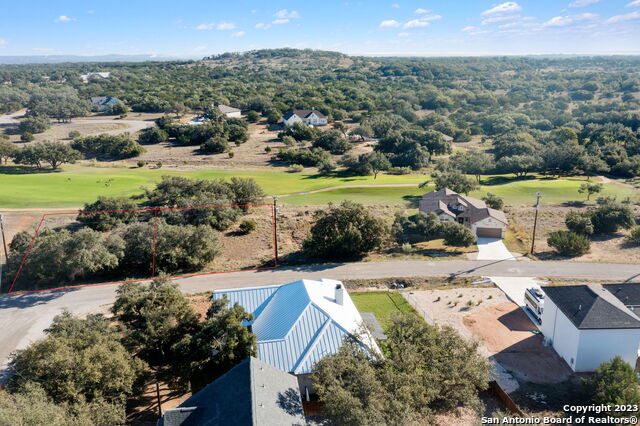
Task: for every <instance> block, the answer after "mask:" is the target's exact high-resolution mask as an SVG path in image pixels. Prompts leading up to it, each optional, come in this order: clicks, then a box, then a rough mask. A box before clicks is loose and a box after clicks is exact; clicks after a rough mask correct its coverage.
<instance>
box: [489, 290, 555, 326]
mask: <svg viewBox="0 0 640 426" xmlns="http://www.w3.org/2000/svg"><path fill="white" fill-rule="evenodd" d="M489 279H490V280H491V281H493V283H494V284H495V285H496V286H497V287H498V288H499V289H500V290H502V291H503V292H504V294H506V295H507V297H508V298H509V299H511V300H512V301H513V302H514V303H516V304H517V305H518V306H520V307H521V308H522V310H524V312H525V313H526V314H527V316H528V317H529V319H531V322H532V323H533V324H534V325H535V326H536V327H538V328H540V326H539V325H538V321H537V320H536V319H535V318H534V317H533V315H531V312H529V311H528V310H527V308H526V306H525V302H524V292H525V290H526V289H528V288H537V289H538V290H539V289H540V286H541V285H544V284H545V282H544V281H541V280H539V279H536V278H533V277H489Z"/></svg>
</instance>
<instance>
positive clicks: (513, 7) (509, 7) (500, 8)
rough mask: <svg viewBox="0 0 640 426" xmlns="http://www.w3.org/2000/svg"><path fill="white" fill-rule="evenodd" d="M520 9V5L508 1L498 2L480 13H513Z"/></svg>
mask: <svg viewBox="0 0 640 426" xmlns="http://www.w3.org/2000/svg"><path fill="white" fill-rule="evenodd" d="M521 10H522V6H520V5H519V4H518V3H516V2H514V1H508V2H506V3H502V4H499V5H497V6H495V7H492V8H491V9H488V10H485V11H484V12H482V15H485V16H486V15H499V14H502V13H513V12H520V11H521Z"/></svg>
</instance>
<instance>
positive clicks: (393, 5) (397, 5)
mask: <svg viewBox="0 0 640 426" xmlns="http://www.w3.org/2000/svg"><path fill="white" fill-rule="evenodd" d="M391 7H393V8H395V9H398V8H399V7H400V5H399V4H398V3H393V4H392V5H391Z"/></svg>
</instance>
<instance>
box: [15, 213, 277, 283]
mask: <svg viewBox="0 0 640 426" xmlns="http://www.w3.org/2000/svg"><path fill="white" fill-rule="evenodd" d="M258 206H271V223H272V229H273V241H274V259H273V264H274V266H267V267H262V268H250V269H237V270H233V271H220V272H204V273H198V274H188V275H177V276H172V277H165V279H177V278H190V277H198V276H205V275H217V274H230V273H233V272H245V271H262V270H268V269H275V268H278V267H279V265H278V264H277V261H276V257H275V254H276V253H275V250H276V248H275V241H276V227H275V207H273V205H272V204H270V203H260V204H257V203H256V204H231V205H216V206H196V207H156V208H148V209H126V210H104V211H92V212H79V211H75V212H59V213H45V214H43V215H42V218H41V219H40V223H39V224H38V226H37V228H36V232H35V234H34V236H33V238H32V239H31V242H30V243H29V246H28V247H27V251H26V252H25V254H24V256H23V258H22V261H21V262H20V267H19V268H18V271H17V272H16V276H15V277H14V278H13V281H12V283H11V286H10V287H9V291H8V292H7V293H6V294H7V295H10V294H24V293H37V292H42V291H57V290H68V289H75V288H84V287H97V286H103V285H114V284H125V283H137V282H145V281H152V280H153V279H155V250H156V232H157V226H156V221H157V214H158V211H164V210H188V209H207V208H217V207H258ZM146 211H153V212H155V214H154V235H153V258H152V270H151V278H141V279H137V280H126V281H113V282H107V283H97V284H81V285H74V286H62V287H54V288H45V289H39V290H22V291H12V290H13V287H14V286H15V284H16V282H17V281H18V278H19V277H20V274H21V272H22V268H23V266H24V264H25V261H26V260H27V257H28V256H29V253H30V252H31V249H32V247H33V243H34V242H35V240H36V238H37V237H38V235H39V232H40V228H41V227H42V224H43V222H44V220H45V219H46V217H47V216H60V215H78V214H91V213H124V212H146Z"/></svg>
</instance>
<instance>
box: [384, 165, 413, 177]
mask: <svg viewBox="0 0 640 426" xmlns="http://www.w3.org/2000/svg"><path fill="white" fill-rule="evenodd" d="M387 173H389V174H390V175H408V174H410V173H411V167H391V168H390V169H389V170H388V171H387Z"/></svg>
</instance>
